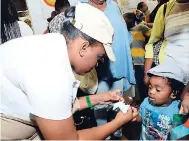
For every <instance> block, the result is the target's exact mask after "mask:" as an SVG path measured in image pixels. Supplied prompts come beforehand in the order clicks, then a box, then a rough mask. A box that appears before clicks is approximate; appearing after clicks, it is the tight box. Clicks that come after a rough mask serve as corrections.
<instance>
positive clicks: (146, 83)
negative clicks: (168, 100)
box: [144, 74, 149, 86]
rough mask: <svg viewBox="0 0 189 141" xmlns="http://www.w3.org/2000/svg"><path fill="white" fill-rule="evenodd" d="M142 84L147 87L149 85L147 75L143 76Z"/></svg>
mask: <svg viewBox="0 0 189 141" xmlns="http://www.w3.org/2000/svg"><path fill="white" fill-rule="evenodd" d="M144 84H145V85H146V86H148V84H149V76H148V75H147V74H144Z"/></svg>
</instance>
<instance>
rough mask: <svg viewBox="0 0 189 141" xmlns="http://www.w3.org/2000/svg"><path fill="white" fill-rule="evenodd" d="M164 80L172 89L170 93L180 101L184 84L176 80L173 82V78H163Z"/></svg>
mask: <svg viewBox="0 0 189 141" xmlns="http://www.w3.org/2000/svg"><path fill="white" fill-rule="evenodd" d="M148 75H149V77H152V76H156V75H153V74H148ZM164 79H167V80H168V84H169V86H170V87H171V89H172V93H173V94H174V95H175V96H176V99H180V96H181V94H182V92H183V90H184V87H185V85H184V83H182V82H180V81H178V80H175V79H173V78H167V77H164Z"/></svg>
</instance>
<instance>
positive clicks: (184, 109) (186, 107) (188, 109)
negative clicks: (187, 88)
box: [179, 93, 189, 114]
mask: <svg viewBox="0 0 189 141" xmlns="http://www.w3.org/2000/svg"><path fill="white" fill-rule="evenodd" d="M188 113H189V93H188V96H185V97H184V99H183V101H182V103H181V107H180V112H179V114H188Z"/></svg>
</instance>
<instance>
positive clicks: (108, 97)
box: [79, 90, 124, 110]
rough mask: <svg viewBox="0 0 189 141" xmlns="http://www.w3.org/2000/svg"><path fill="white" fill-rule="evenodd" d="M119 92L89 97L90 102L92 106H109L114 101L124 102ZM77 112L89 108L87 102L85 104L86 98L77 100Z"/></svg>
mask: <svg viewBox="0 0 189 141" xmlns="http://www.w3.org/2000/svg"><path fill="white" fill-rule="evenodd" d="M120 94H121V91H120V90H114V91H109V92H105V93H103V94H97V95H90V96H89V98H90V101H91V104H92V105H97V104H110V103H112V102H114V101H124V99H123V97H122V96H121V95H120ZM79 105H80V108H79V110H83V109H86V108H89V106H88V104H87V102H86V96H84V97H81V98H79Z"/></svg>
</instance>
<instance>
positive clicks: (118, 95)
mask: <svg viewBox="0 0 189 141" xmlns="http://www.w3.org/2000/svg"><path fill="white" fill-rule="evenodd" d="M99 96H100V103H99V104H111V103H113V102H117V101H124V98H123V97H122V91H121V90H114V91H108V92H106V93H103V94H99Z"/></svg>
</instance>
